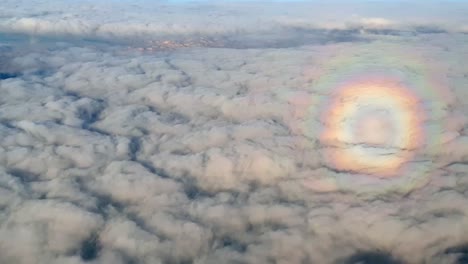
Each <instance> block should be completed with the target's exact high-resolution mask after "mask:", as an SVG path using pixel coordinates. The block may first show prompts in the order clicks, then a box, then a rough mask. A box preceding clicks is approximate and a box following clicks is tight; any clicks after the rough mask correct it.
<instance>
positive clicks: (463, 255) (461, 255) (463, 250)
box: [444, 244, 468, 264]
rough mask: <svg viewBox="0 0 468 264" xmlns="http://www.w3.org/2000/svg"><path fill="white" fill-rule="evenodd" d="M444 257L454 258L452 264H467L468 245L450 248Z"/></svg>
mask: <svg viewBox="0 0 468 264" xmlns="http://www.w3.org/2000/svg"><path fill="white" fill-rule="evenodd" d="M444 253H445V254H446V255H451V256H452V257H455V259H456V261H455V263H454V264H467V263H468V244H463V245H459V246H455V247H451V248H448V249H446V250H445V252H444Z"/></svg>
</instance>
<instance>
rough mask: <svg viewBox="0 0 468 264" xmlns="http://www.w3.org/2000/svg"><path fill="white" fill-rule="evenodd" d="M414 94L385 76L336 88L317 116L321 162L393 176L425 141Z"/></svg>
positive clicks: (360, 80)
mask: <svg viewBox="0 0 468 264" xmlns="http://www.w3.org/2000/svg"><path fill="white" fill-rule="evenodd" d="M419 104H420V102H419V99H418V97H417V96H416V95H415V94H413V93H412V92H411V91H410V90H408V89H407V88H406V87H404V86H403V85H402V84H401V83H399V82H397V81H395V80H392V79H388V78H385V77H370V78H369V77H367V78H363V79H358V80H353V81H352V82H351V83H346V84H344V85H343V86H342V87H340V88H338V89H337V90H336V91H335V92H334V93H333V95H332V96H331V100H330V104H329V105H328V107H326V108H325V109H324V111H323V112H322V114H321V121H322V123H323V124H324V129H323V130H322V132H321V134H320V141H321V143H322V144H323V145H325V146H327V147H326V148H324V150H323V152H322V154H323V156H324V159H325V162H326V163H327V164H328V165H329V166H330V167H332V168H334V169H336V170H337V171H343V172H351V173H363V174H368V175H371V176H377V177H397V176H398V171H399V169H400V168H401V166H402V165H404V163H405V162H406V161H409V160H410V159H411V158H412V156H413V155H414V151H415V149H416V148H418V147H419V146H420V144H421V143H422V142H424V134H423V130H422V126H423V113H424V112H423V111H422V109H421V108H420V106H419Z"/></svg>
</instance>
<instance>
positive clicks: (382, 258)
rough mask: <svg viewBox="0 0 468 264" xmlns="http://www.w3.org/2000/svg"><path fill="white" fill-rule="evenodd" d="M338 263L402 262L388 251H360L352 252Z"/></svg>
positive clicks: (395, 263)
mask: <svg viewBox="0 0 468 264" xmlns="http://www.w3.org/2000/svg"><path fill="white" fill-rule="evenodd" d="M339 263H340V264H403V262H402V261H400V260H398V259H397V258H395V257H394V256H392V255H391V254H390V253H386V252H383V251H361V252H357V253H355V254H353V255H352V256H350V257H349V258H347V259H346V260H344V261H343V262H339Z"/></svg>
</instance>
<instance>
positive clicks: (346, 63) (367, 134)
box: [286, 43, 453, 194]
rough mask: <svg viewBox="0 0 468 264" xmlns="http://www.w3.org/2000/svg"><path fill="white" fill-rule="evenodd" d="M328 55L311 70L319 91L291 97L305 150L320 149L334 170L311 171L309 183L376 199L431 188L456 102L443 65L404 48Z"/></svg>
mask: <svg viewBox="0 0 468 264" xmlns="http://www.w3.org/2000/svg"><path fill="white" fill-rule="evenodd" d="M328 51H329V52H328V55H327V54H326V52H325V54H326V55H323V58H321V59H320V58H319V59H317V58H315V59H316V60H315V61H314V65H313V66H314V68H311V69H312V70H309V69H305V70H304V72H305V73H304V77H305V78H306V80H305V81H306V82H307V79H310V80H313V82H312V83H311V86H310V87H309V88H307V89H306V90H303V91H298V92H297V93H288V94H287V95H286V98H287V100H288V102H289V105H290V108H291V109H293V115H290V117H289V120H288V121H290V125H291V130H292V131H293V133H294V134H296V135H299V136H298V138H299V139H298V143H297V144H298V147H299V148H302V149H303V150H304V151H316V150H317V149H318V150H319V152H318V153H320V156H321V159H322V163H323V164H324V166H325V167H326V168H328V173H325V174H326V175H324V172H326V171H324V170H323V169H321V170H318V171H311V172H310V177H307V179H305V180H304V184H305V185H306V186H308V187H311V188H312V189H313V190H319V189H324V190H336V189H340V190H350V191H354V192H358V193H371V194H372V193H373V194H375V193H382V192H388V191H390V192H392V191H396V192H403V193H405V192H409V191H411V190H413V189H415V188H418V187H420V186H424V185H425V184H426V183H427V182H428V181H429V180H430V176H431V175H432V173H433V168H434V167H433V165H434V163H433V161H432V160H431V158H430V155H433V154H436V153H437V151H438V148H440V146H441V142H442V141H443V140H442V137H443V133H444V131H445V128H444V127H445V124H444V121H443V120H444V117H445V115H446V114H447V113H446V110H444V109H446V106H447V104H449V103H450V100H452V99H453V96H452V94H451V93H450V92H449V89H448V88H447V86H446V80H445V79H444V77H443V76H444V74H443V71H440V73H441V74H439V70H440V68H438V67H441V66H440V65H441V63H435V62H434V61H429V60H430V59H431V58H430V57H427V56H425V55H422V54H423V53H420V52H419V51H418V50H402V49H401V45H396V44H395V45H384V44H382V43H376V44H372V43H371V44H366V45H362V46H361V47H345V48H344V49H335V47H332V48H331V50H328ZM320 62H322V63H320ZM434 65H435V66H434ZM373 130H375V131H376V132H375V134H374V135H373V134H372V131H373Z"/></svg>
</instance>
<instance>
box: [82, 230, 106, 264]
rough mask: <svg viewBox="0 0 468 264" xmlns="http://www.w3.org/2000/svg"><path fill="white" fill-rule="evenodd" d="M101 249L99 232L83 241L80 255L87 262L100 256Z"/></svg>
mask: <svg viewBox="0 0 468 264" xmlns="http://www.w3.org/2000/svg"><path fill="white" fill-rule="evenodd" d="M101 250H102V246H101V244H100V242H99V237H98V235H97V234H93V235H92V236H91V237H89V238H87V239H86V240H84V241H83V242H82V243H81V247H80V257H81V259H82V260H83V261H85V262H89V261H93V260H95V259H96V258H97V257H98V256H99V253H100V251H101Z"/></svg>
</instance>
